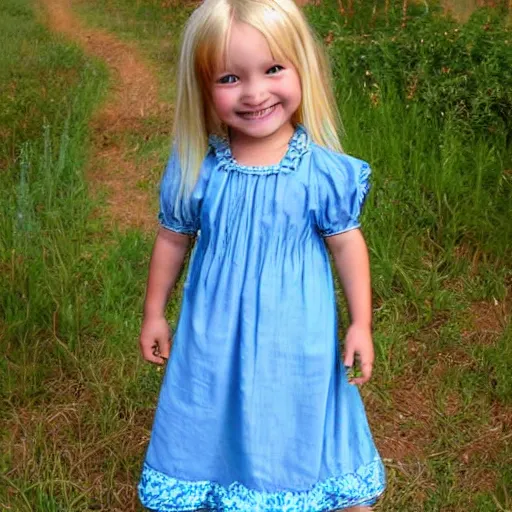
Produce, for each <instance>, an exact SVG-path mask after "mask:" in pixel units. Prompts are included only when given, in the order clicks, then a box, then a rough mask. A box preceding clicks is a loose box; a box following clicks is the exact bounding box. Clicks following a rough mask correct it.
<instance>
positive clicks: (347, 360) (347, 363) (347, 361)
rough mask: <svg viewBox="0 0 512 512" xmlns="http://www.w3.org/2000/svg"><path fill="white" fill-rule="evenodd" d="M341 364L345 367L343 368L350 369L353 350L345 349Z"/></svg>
mask: <svg viewBox="0 0 512 512" xmlns="http://www.w3.org/2000/svg"><path fill="white" fill-rule="evenodd" d="M343 364H344V365H345V368H352V366H353V365H354V350H353V349H351V348H345V355H344V357H343Z"/></svg>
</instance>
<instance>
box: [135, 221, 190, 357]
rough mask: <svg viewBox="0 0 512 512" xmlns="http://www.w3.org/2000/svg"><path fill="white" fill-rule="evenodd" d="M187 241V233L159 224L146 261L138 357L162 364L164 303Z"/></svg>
mask: <svg viewBox="0 0 512 512" xmlns="http://www.w3.org/2000/svg"><path fill="white" fill-rule="evenodd" d="M189 243H190V237H189V236H187V235H182V234H180V233H176V232H174V231H170V230H168V229H165V228H160V230H159V231H158V234H157V237H156V241H155V246H154V247H153V254H152V255H151V263H150V264H149V277H148V284H147V290H146V299H145V302H144V319H143V321H142V329H141V334H140V340H139V343H140V350H141V353H142V357H143V358H144V359H145V360H146V361H149V362H151V363H156V364H163V363H164V359H163V358H166V359H167V358H168V357H169V351H170V342H169V338H170V336H169V335H170V332H169V326H168V324H167V320H166V319H165V306H166V304H167V299H168V297H169V292H170V291H171V289H172V288H173V287H174V285H175V284H176V281H177V279H178V275H179V273H180V270H181V267H182V265H183V261H184V260H185V255H186V253H187V249H188V246H189ZM155 354H156V355H155Z"/></svg>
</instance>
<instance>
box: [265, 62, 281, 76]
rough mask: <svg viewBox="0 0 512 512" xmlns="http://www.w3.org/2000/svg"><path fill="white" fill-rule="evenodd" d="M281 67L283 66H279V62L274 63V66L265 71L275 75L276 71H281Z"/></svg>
mask: <svg viewBox="0 0 512 512" xmlns="http://www.w3.org/2000/svg"><path fill="white" fill-rule="evenodd" d="M282 69H284V67H283V66H280V65H279V64H276V65H275V66H272V67H271V68H270V69H269V70H268V71H267V74H268V75H275V74H276V73H279V71H281V70H282Z"/></svg>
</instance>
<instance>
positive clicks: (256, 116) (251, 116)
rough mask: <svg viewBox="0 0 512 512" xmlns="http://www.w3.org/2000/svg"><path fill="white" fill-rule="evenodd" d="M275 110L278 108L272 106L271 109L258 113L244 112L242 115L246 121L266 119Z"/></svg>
mask: <svg viewBox="0 0 512 512" xmlns="http://www.w3.org/2000/svg"><path fill="white" fill-rule="evenodd" d="M275 108H276V106H275V105H272V106H271V107H268V108H265V109H263V110H258V111H257V112H242V113H241V114H240V115H241V116H242V117H243V118H244V119H259V118H260V117H265V116H266V115H268V114H270V112H272V111H273V110H274V109H275Z"/></svg>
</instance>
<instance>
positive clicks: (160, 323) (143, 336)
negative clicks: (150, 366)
mask: <svg viewBox="0 0 512 512" xmlns="http://www.w3.org/2000/svg"><path fill="white" fill-rule="evenodd" d="M170 334H171V330H170V329H169V324H168V323H167V320H166V319H165V318H164V317H163V316H157V317H145V318H144V320H143V322H142V329H141V333H140V339H139V345H140V352H141V354H142V357H143V358H144V359H145V360H146V361H149V362H150V363H155V364H159V365H163V364H164V363H165V361H166V360H167V359H169V352H170V347H171V342H170V337H171V336H170Z"/></svg>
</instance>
